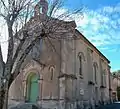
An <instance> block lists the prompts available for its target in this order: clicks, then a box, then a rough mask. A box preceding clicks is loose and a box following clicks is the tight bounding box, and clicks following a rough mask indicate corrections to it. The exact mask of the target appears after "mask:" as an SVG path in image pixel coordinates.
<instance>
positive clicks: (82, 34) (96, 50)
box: [75, 29, 110, 63]
mask: <svg viewBox="0 0 120 109" xmlns="http://www.w3.org/2000/svg"><path fill="white" fill-rule="evenodd" d="M75 32H76V33H77V34H79V35H80V36H82V37H83V39H84V40H85V41H86V42H87V43H88V44H89V45H91V46H92V47H93V48H94V49H95V50H96V51H97V52H98V53H99V55H100V56H101V57H103V58H104V59H105V60H106V61H107V62H108V63H110V61H109V60H108V59H107V58H106V57H105V56H104V55H103V54H102V53H101V52H100V51H99V50H98V49H97V48H96V47H95V46H94V45H93V44H92V43H91V42H90V41H89V40H88V39H87V38H86V37H85V36H84V35H83V34H82V33H80V32H79V31H78V30H77V29H76V31H75Z"/></svg>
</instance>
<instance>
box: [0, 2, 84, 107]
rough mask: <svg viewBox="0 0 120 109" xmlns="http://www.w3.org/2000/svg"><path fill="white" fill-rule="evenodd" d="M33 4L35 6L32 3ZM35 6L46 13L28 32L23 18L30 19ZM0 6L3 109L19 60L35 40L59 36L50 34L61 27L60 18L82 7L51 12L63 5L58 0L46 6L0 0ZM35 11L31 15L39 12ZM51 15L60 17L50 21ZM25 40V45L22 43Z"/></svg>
mask: <svg viewBox="0 0 120 109" xmlns="http://www.w3.org/2000/svg"><path fill="white" fill-rule="evenodd" d="M36 3H37V5H36V6H35V4H36ZM39 5H40V6H41V7H42V13H43V14H47V15H48V16H46V19H45V20H43V21H42V23H41V24H38V25H37V26H36V27H34V29H33V30H32V31H31V28H27V26H26V25H27V24H28V23H27V21H28V20H29V19H31V15H32V14H33V10H34V9H33V7H35V8H38V9H39V8H40V6H39ZM0 6H1V10H0V17H2V18H3V19H4V20H5V22H6V24H7V29H8V53H7V60H6V62H4V61H3V56H2V50H1V44H0V109H3V107H4V109H7V105H8V104H7V102H8V101H7V100H8V90H9V87H10V85H11V83H12V82H13V80H14V79H15V78H16V77H17V75H18V74H19V73H20V69H21V65H22V63H23V62H24V60H25V59H26V57H27V55H28V54H29V52H30V51H31V49H32V48H33V47H34V46H35V44H36V42H37V41H38V40H41V39H43V38H45V37H47V38H48V39H49V38H58V39H61V37H57V35H56V37H52V35H51V34H53V33H54V34H55V31H57V30H58V29H59V27H60V26H61V27H62V24H63V21H62V20H63V19H65V18H68V17H70V16H71V14H75V13H78V12H81V10H82V9H77V10H74V11H73V12H72V13H71V12H70V11H68V10H67V11H65V12H64V13H62V14H60V15H57V16H56V15H55V13H56V12H57V11H58V10H59V9H60V8H61V7H62V6H63V2H62V1H61V0H53V2H51V3H50V8H49V9H48V4H47V3H46V2H45V0H40V1H36V0H0ZM37 11H38V10H37ZM37 11H36V12H35V14H39V12H37ZM47 12H48V13H47ZM51 16H54V17H55V16H56V17H57V19H62V20H61V21H60V22H59V23H57V22H56V19H54V20H52V18H51ZM70 23H73V22H70ZM48 25H51V26H48ZM68 25H69V23H68ZM70 31H71V30H70ZM18 34H22V35H20V36H22V37H19V35H18ZM56 34H57V33H56ZM32 36H34V37H32ZM62 38H66V37H62ZM68 39H69V38H68ZM15 41H16V42H17V46H15ZM26 43H27V45H25V44H26ZM51 45H52V43H51ZM52 46H53V45H52ZM53 48H54V47H53Z"/></svg>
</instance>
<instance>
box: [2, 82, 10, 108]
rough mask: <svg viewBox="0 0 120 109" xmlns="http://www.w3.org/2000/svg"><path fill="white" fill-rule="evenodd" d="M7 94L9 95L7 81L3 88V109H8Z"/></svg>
mask: <svg viewBox="0 0 120 109" xmlns="http://www.w3.org/2000/svg"><path fill="white" fill-rule="evenodd" d="M8 94H9V88H8V81H7V82H6V86H5V97H4V105H3V109H8Z"/></svg>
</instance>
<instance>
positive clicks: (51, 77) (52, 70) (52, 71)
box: [49, 66, 55, 80]
mask: <svg viewBox="0 0 120 109" xmlns="http://www.w3.org/2000/svg"><path fill="white" fill-rule="evenodd" d="M49 71H50V80H53V78H54V71H55V67H54V66H50V67H49Z"/></svg>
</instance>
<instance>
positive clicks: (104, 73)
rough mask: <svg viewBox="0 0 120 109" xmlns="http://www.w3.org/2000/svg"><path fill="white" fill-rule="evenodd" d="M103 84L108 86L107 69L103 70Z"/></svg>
mask: <svg viewBox="0 0 120 109" xmlns="http://www.w3.org/2000/svg"><path fill="white" fill-rule="evenodd" d="M102 84H103V85H104V86H106V70H105V69H104V70H103V72H102Z"/></svg>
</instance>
